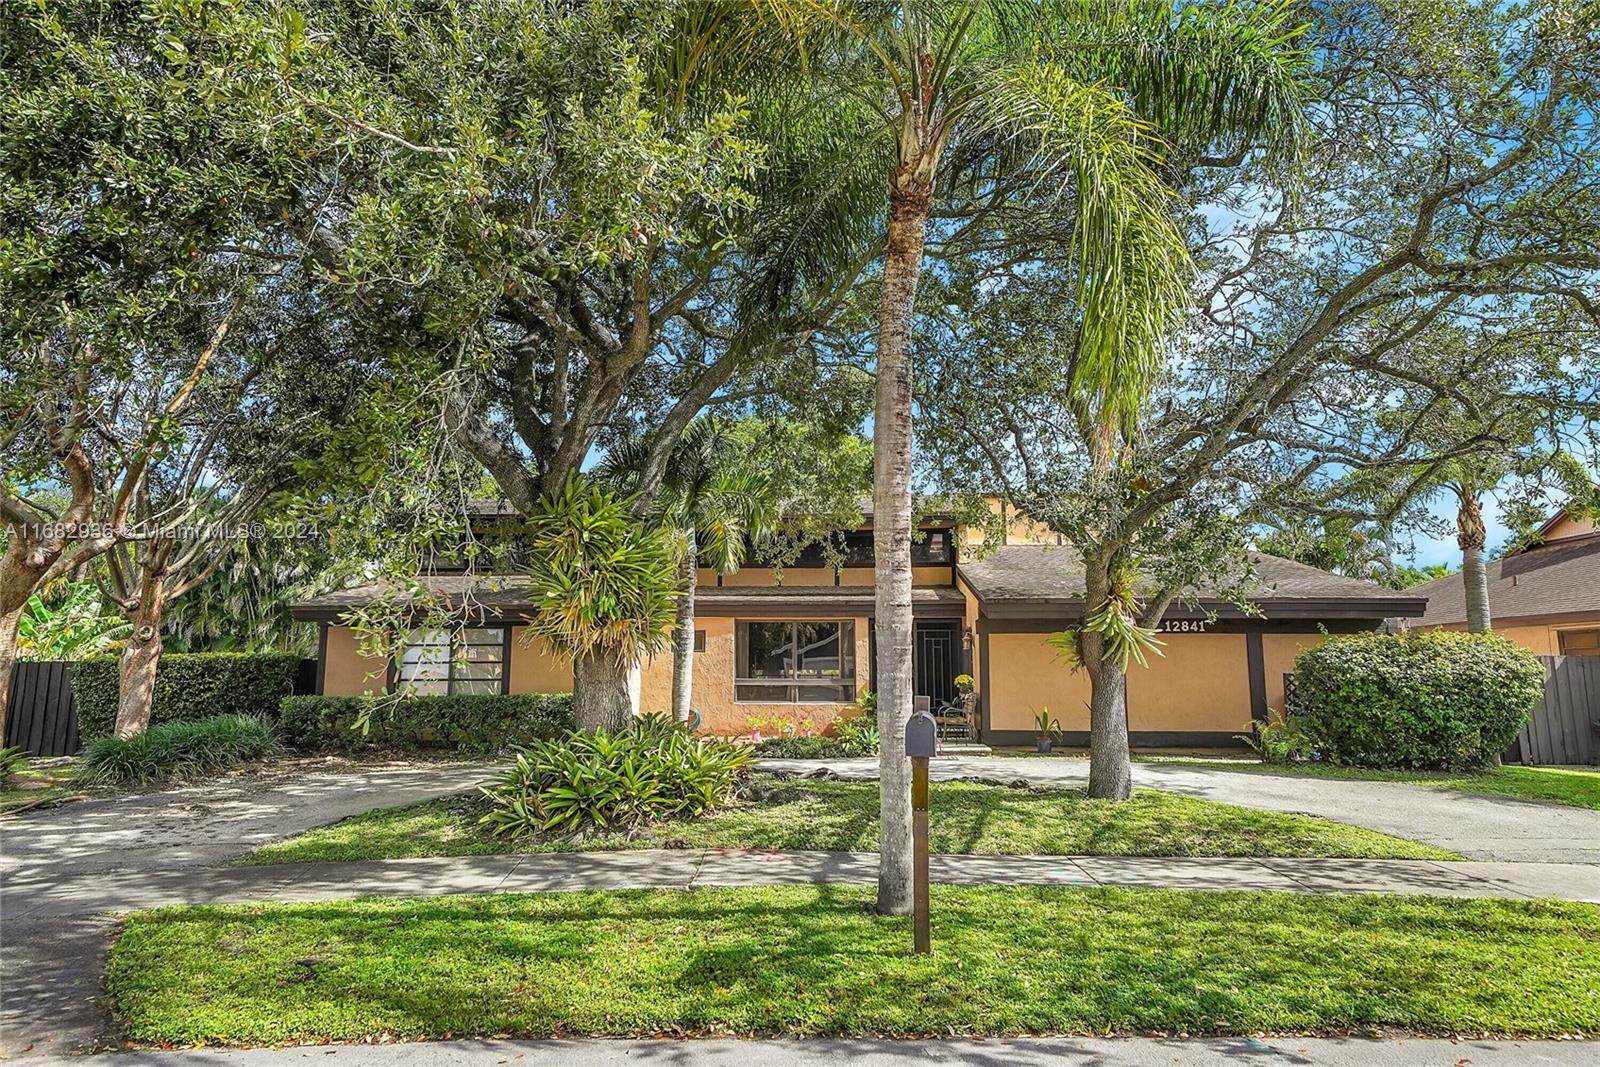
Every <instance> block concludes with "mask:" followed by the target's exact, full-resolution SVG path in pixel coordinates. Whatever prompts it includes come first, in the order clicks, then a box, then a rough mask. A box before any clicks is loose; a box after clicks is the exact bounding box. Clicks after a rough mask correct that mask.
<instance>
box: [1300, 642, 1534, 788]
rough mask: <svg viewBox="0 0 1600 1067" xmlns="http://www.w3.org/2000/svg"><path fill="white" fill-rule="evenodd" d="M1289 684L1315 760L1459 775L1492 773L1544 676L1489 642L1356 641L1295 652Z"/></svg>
mask: <svg viewBox="0 0 1600 1067" xmlns="http://www.w3.org/2000/svg"><path fill="white" fill-rule="evenodd" d="M1294 681H1295V694H1296V697H1297V703H1298V705H1299V708H1298V711H1299V721H1300V724H1301V725H1302V726H1303V728H1304V729H1305V732H1306V734H1307V735H1308V737H1309V738H1310V742H1311V748H1312V750H1313V751H1314V753H1315V755H1316V758H1318V759H1321V760H1325V761H1327V762H1329V763H1338V764H1348V765H1350V766H1356V767H1403V768H1429V769H1436V770H1464V769H1468V768H1473V767H1482V766H1486V765H1488V764H1491V763H1493V762H1494V761H1495V760H1496V759H1497V758H1499V756H1500V753H1501V752H1503V751H1504V750H1505V748H1506V746H1507V745H1509V744H1510V743H1511V742H1512V741H1513V740H1515V738H1516V736H1517V734H1518V732H1519V731H1521V729H1522V728H1523V727H1524V726H1526V725H1527V723H1528V716H1529V714H1530V713H1531V712H1532V711H1533V708H1534V706H1535V705H1536V704H1538V702H1539V698H1540V696H1541V694H1542V693H1543V691H1544V668H1543V667H1542V666H1541V665H1540V663H1539V661H1538V660H1537V659H1536V658H1535V657H1534V656H1533V655H1532V653H1530V652H1528V651H1527V650H1525V649H1523V648H1522V647H1520V646H1519V645H1516V644H1514V643H1513V642H1511V641H1508V640H1506V639H1505V638H1503V637H1499V636H1497V635H1495V634H1469V633H1459V632H1455V631H1447V630H1434V631H1429V632H1426V633H1416V632H1410V633H1404V634H1379V633H1365V634H1351V635H1348V636H1341V637H1331V638H1329V639H1328V640H1327V641H1324V642H1323V643H1322V644H1320V645H1318V646H1317V647H1315V648H1309V649H1306V650H1305V651H1303V652H1301V653H1300V654H1299V656H1297V657H1296V658H1295V673H1294Z"/></svg>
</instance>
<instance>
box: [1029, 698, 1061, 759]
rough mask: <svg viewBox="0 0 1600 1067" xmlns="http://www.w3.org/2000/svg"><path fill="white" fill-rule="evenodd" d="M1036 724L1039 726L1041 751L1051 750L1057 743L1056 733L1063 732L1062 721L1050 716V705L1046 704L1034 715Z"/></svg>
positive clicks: (1038, 736) (1037, 731)
mask: <svg viewBox="0 0 1600 1067" xmlns="http://www.w3.org/2000/svg"><path fill="white" fill-rule="evenodd" d="M1033 723H1034V726H1035V727H1036V728H1037V730H1036V733H1037V738H1036V739H1037V741H1038V742H1039V751H1040V752H1049V751H1050V749H1051V747H1052V746H1053V745H1054V744H1055V739H1056V734H1058V733H1060V732H1061V723H1060V721H1059V720H1057V719H1052V718H1051V717H1050V706H1049V705H1048V704H1046V705H1045V706H1044V707H1042V708H1040V709H1039V714H1038V715H1037V716H1035V717H1034V720H1033Z"/></svg>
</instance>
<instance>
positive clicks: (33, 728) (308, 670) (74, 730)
mask: <svg viewBox="0 0 1600 1067" xmlns="http://www.w3.org/2000/svg"><path fill="white" fill-rule="evenodd" d="M316 691H317V661H316V660H314V659H303V660H301V661H300V665H299V668H298V669H297V670H296V671H295V679H294V692H295V693H296V694H305V693H315V692H316ZM5 745H7V746H10V745H16V746H18V747H19V748H22V749H25V750H27V751H28V752H29V753H30V754H32V755H35V756H71V755H73V754H75V753H76V752H77V751H78V749H79V748H81V747H82V742H81V741H80V740H79V738H78V705H77V702H76V701H75V700H74V699H73V696H72V664H71V663H66V662H62V661H59V660H18V661H17V666H16V671H15V673H14V674H12V675H11V708H10V711H9V713H8V714H7V715H6V736H5Z"/></svg>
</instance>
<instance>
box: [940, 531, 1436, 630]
mask: <svg viewBox="0 0 1600 1067" xmlns="http://www.w3.org/2000/svg"><path fill="white" fill-rule="evenodd" d="M1251 561H1252V562H1253V564H1254V566H1255V578H1254V580H1253V581H1251V582H1250V583H1249V584H1248V586H1247V587H1246V589H1247V592H1248V594H1249V597H1250V600H1251V601H1252V602H1253V603H1254V604H1256V605H1257V606H1258V607H1260V608H1261V610H1262V611H1263V612H1264V613H1265V615H1266V617H1267V618H1269V619H1274V618H1279V619H1286V618H1302V619H1303V618H1363V619H1384V618H1408V617H1414V616H1417V615H1421V614H1422V611H1423V607H1424V604H1425V601H1424V600H1423V599H1422V598H1421V597H1418V596H1416V595H1414V594H1413V593H1411V592H1410V591H1406V592H1399V591H1397V590H1394V589H1386V588H1384V587H1383V586H1380V585H1376V584H1374V583H1372V582H1366V581H1362V580H1360V579H1359V578H1346V577H1344V576H1342V575H1338V574H1330V573H1328V572H1327V571H1324V570H1318V569H1317V568H1316V567H1308V566H1306V565H1305V564H1303V563H1296V562H1294V561H1293V560H1287V559H1283V558H1281V557H1278V556H1268V555H1265V554H1261V553H1257V554H1254V555H1252V556H1251ZM957 570H958V571H959V572H960V575H961V577H962V578H963V579H965V580H966V583H967V584H968V585H969V586H971V588H972V591H973V592H974V593H976V594H977V596H978V599H979V601H981V602H982V604H983V609H984V614H986V615H990V616H992V617H1005V616H1025V615H1037V614H1039V613H1040V612H1049V613H1052V614H1059V615H1062V616H1063V617H1068V618H1071V617H1076V615H1077V614H1078V613H1079V612H1081V611H1082V609H1083V591H1084V581H1083V563H1082V560H1081V559H1080V557H1079V556H1078V553H1077V551H1076V550H1075V549H1073V548H1071V547H1056V546H1054V545H1005V546H1002V547H1000V548H997V549H995V550H994V551H993V552H991V553H990V554H989V555H987V556H985V557H984V558H983V559H980V560H974V561H972V562H969V563H962V564H960V566H959V567H958V568H957ZM1200 609H1201V610H1202V611H1215V612H1216V613H1217V614H1218V615H1220V616H1224V617H1229V616H1231V617H1239V616H1241V615H1243V614H1244V613H1243V612H1241V611H1239V609H1238V608H1237V607H1235V606H1234V605H1233V604H1232V603H1231V602H1230V601H1227V600H1225V599H1223V598H1222V597H1221V595H1220V594H1219V593H1218V592H1217V591H1216V590H1207V589H1201V590H1200ZM1173 614H1182V608H1181V607H1178V608H1175V610H1174V612H1173Z"/></svg>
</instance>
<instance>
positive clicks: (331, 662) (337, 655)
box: [322, 626, 389, 697]
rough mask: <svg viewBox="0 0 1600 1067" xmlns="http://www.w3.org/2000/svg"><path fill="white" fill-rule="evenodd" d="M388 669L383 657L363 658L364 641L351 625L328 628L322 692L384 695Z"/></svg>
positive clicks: (341, 694) (340, 694) (339, 695)
mask: <svg viewBox="0 0 1600 1067" xmlns="http://www.w3.org/2000/svg"><path fill="white" fill-rule="evenodd" d="M388 684H389V669H388V664H387V663H386V662H385V661H384V659H383V657H382V656H363V655H362V654H361V641H360V638H359V637H358V636H357V635H356V632H355V631H354V630H352V629H350V627H348V626H329V627H328V648H327V656H326V659H325V660H324V662H323V665H322V691H323V692H324V693H326V694H327V695H328V696H331V697H358V696H360V695H361V694H363V693H381V692H383V691H384V689H386V688H387V687H388Z"/></svg>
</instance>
